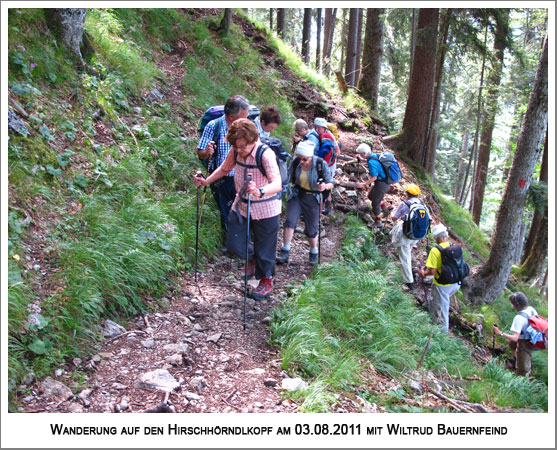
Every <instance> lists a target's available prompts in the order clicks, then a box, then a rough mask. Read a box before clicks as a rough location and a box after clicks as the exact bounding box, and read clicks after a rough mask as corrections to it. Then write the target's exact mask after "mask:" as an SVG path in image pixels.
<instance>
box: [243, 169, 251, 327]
mask: <svg viewBox="0 0 557 450" xmlns="http://www.w3.org/2000/svg"><path fill="white" fill-rule="evenodd" d="M250 181H251V173H248V174H247V182H246V186H247V183H249V182H250ZM250 208H251V194H248V207H247V212H246V216H247V225H246V264H245V266H244V330H245V329H246V309H247V302H248V260H249V258H248V249H249V221H250Z"/></svg>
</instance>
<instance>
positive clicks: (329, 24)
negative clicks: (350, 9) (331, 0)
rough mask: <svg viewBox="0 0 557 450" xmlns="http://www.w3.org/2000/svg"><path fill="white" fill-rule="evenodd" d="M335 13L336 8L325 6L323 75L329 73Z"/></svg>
mask: <svg viewBox="0 0 557 450" xmlns="http://www.w3.org/2000/svg"><path fill="white" fill-rule="evenodd" d="M336 15H337V8H325V25H324V29H323V69H324V72H325V75H327V76H329V75H330V74H331V53H332V52H333V37H334V34H335V20H336Z"/></svg>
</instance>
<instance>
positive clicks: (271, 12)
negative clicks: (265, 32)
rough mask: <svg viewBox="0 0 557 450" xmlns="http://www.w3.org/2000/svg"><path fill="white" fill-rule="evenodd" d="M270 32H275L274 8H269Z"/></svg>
mask: <svg viewBox="0 0 557 450" xmlns="http://www.w3.org/2000/svg"><path fill="white" fill-rule="evenodd" d="M269 30H271V31H273V8H269Z"/></svg>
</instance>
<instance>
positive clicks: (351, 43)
mask: <svg viewBox="0 0 557 450" xmlns="http://www.w3.org/2000/svg"><path fill="white" fill-rule="evenodd" d="M359 11H360V10H359V8H350V16H349V18H348V42H347V44H346V68H345V69H344V79H345V81H346V83H347V84H348V86H350V87H354V86H355V85H356V83H355V80H356V50H357V47H358V46H357V40H358V15H359Z"/></svg>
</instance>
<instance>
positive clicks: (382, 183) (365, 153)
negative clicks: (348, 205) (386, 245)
mask: <svg viewBox="0 0 557 450" xmlns="http://www.w3.org/2000/svg"><path fill="white" fill-rule="evenodd" d="M356 153H357V154H358V158H359V159H361V160H364V161H367V166H368V170H369V178H368V179H367V181H365V182H360V183H356V188H358V189H367V188H369V193H368V195H367V198H368V199H370V200H371V210H372V212H373V217H374V221H375V225H376V226H377V227H378V228H379V229H382V228H383V222H382V220H381V215H380V214H381V208H382V207H383V206H384V203H383V197H384V196H385V194H386V193H387V192H388V191H389V189H390V188H391V185H390V184H389V183H387V175H386V174H385V169H384V168H383V165H382V164H381V163H380V162H379V159H378V155H376V154H375V153H373V152H372V151H371V147H370V146H369V145H368V144H365V143H362V144H360V145H358V148H357V149H356ZM372 185H373V186H372Z"/></svg>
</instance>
